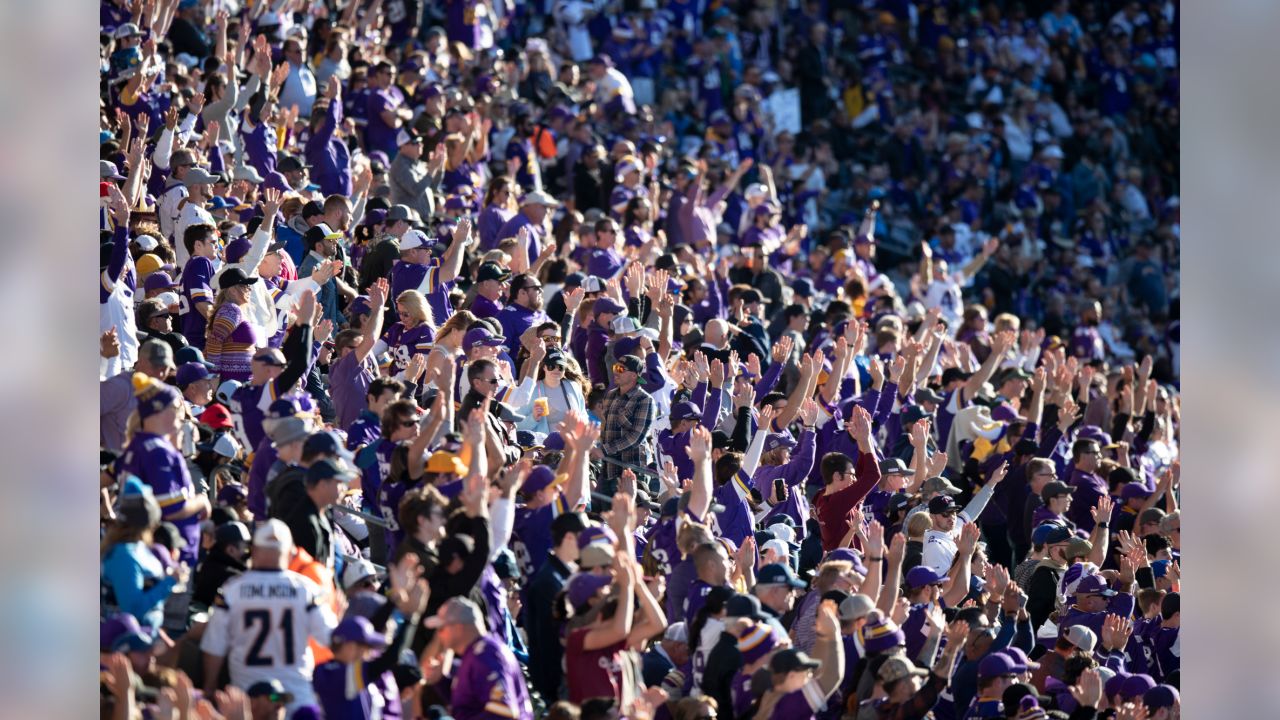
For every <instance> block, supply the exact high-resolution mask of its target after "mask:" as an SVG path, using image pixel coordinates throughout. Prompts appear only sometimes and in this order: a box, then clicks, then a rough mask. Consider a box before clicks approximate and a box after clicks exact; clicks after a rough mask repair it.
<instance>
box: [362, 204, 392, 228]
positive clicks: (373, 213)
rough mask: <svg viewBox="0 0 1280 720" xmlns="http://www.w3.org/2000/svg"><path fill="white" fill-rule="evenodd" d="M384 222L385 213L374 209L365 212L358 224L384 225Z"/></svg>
mask: <svg viewBox="0 0 1280 720" xmlns="http://www.w3.org/2000/svg"><path fill="white" fill-rule="evenodd" d="M386 221H387V211H386V210H383V209H382V208H376V209H374V210H369V211H367V212H365V214H364V217H363V218H361V220H360V224H361V225H377V224H379V223H384V222H386Z"/></svg>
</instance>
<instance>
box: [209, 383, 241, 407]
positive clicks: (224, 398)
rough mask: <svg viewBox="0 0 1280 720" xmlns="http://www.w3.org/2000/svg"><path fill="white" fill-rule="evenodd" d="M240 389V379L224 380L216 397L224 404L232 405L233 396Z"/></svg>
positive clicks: (215, 394)
mask: <svg viewBox="0 0 1280 720" xmlns="http://www.w3.org/2000/svg"><path fill="white" fill-rule="evenodd" d="M239 389H240V381H239V380H223V381H222V384H221V385H219V386H218V391H217V392H216V393H214V397H216V398H217V399H218V400H219V401H221V402H222V403H223V404H225V405H230V404H231V396H232V395H235V394H236V391H237V390H239Z"/></svg>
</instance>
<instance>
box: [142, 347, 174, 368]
mask: <svg viewBox="0 0 1280 720" xmlns="http://www.w3.org/2000/svg"><path fill="white" fill-rule="evenodd" d="M138 357H140V358H146V360H147V361H148V362H150V363H151V364H153V365H159V366H161V367H167V368H172V367H174V364H173V346H171V345H169V343H167V342H164V341H163V340H148V341H146V342H144V343H142V345H141V346H140V347H139V348H138Z"/></svg>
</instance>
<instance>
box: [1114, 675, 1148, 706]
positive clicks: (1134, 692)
mask: <svg viewBox="0 0 1280 720" xmlns="http://www.w3.org/2000/svg"><path fill="white" fill-rule="evenodd" d="M1155 686H1156V681H1155V680H1154V679H1152V677H1151V676H1150V675H1147V674H1146V673H1138V674H1136V675H1130V676H1129V677H1128V678H1126V679H1125V681H1124V684H1123V685H1121V686H1120V697H1122V698H1124V699H1125V700H1132V699H1134V698H1136V697H1139V696H1144V695H1146V693H1147V691H1148V690H1150V689H1152V688H1154V687H1155Z"/></svg>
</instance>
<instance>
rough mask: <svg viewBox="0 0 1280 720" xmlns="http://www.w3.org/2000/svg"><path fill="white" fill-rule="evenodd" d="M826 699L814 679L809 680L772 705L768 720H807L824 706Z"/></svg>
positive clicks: (810, 719)
mask: <svg viewBox="0 0 1280 720" xmlns="http://www.w3.org/2000/svg"><path fill="white" fill-rule="evenodd" d="M826 704H827V701H826V698H825V697H823V694H822V691H821V690H819V689H818V685H817V682H816V681H813V680H810V681H809V682H808V683H806V684H805V685H804V686H803V687H801V688H800V689H799V690H793V691H791V692H789V693H787V694H786V695H783V696H782V699H781V700H779V701H778V704H777V705H774V706H773V714H772V715H770V716H769V720H805V719H806V718H808V719H809V720H812V719H813V714H814V713H816V712H817V711H819V710H821V709H822V708H824V707H826Z"/></svg>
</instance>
